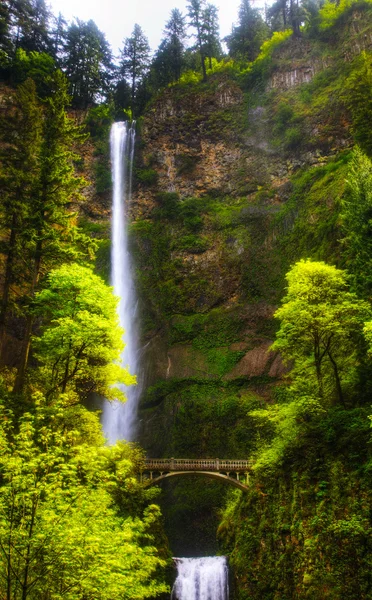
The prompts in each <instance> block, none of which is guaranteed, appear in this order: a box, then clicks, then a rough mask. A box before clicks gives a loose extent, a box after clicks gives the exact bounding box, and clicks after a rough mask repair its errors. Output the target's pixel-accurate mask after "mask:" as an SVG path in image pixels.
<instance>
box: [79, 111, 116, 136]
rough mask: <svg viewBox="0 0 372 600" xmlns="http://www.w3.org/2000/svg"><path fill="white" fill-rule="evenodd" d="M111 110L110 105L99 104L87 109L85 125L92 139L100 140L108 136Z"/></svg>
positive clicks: (111, 120) (111, 117)
mask: <svg viewBox="0 0 372 600" xmlns="http://www.w3.org/2000/svg"><path fill="white" fill-rule="evenodd" d="M112 113H113V108H112V106H111V105H110V104H99V105H98V106H94V107H92V108H90V109H89V112H88V114H87V117H86V119H85V124H86V126H87V129H88V131H89V133H90V135H91V136H92V137H93V138H97V139H101V140H102V138H104V137H106V136H108V133H109V130H110V127H111V125H112V122H113V114H112Z"/></svg>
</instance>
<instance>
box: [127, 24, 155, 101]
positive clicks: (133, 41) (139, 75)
mask: <svg viewBox="0 0 372 600" xmlns="http://www.w3.org/2000/svg"><path fill="white" fill-rule="evenodd" d="M149 65H150V46H149V42H148V40H147V37H146V36H145V34H144V32H143V31H142V28H141V27H140V26H139V25H138V24H137V23H136V24H135V26H134V29H133V32H132V35H131V37H129V38H126V39H125V40H124V47H123V50H122V51H121V63H120V74H121V76H122V77H124V78H125V79H126V80H127V81H128V82H129V83H130V86H131V108H132V110H134V108H135V104H136V95H137V92H138V90H139V87H140V85H141V84H142V82H143V80H144V77H145V75H146V74H147V73H148V70H149Z"/></svg>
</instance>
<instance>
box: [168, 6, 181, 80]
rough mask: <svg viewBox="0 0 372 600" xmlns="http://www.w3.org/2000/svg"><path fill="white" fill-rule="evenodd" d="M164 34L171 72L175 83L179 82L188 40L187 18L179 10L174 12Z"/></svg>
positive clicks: (175, 9) (176, 9)
mask: <svg viewBox="0 0 372 600" xmlns="http://www.w3.org/2000/svg"><path fill="white" fill-rule="evenodd" d="M164 33H165V41H166V44H167V48H166V50H167V54H168V57H169V59H168V60H169V67H170V71H171V73H172V75H173V81H178V80H179V78H180V77H181V71H182V60H183V55H184V52H185V39H186V24H185V17H184V16H183V14H182V13H181V11H180V10H178V8H174V9H173V10H172V12H171V14H170V19H169V21H168V22H167V23H166V25H165V30H164Z"/></svg>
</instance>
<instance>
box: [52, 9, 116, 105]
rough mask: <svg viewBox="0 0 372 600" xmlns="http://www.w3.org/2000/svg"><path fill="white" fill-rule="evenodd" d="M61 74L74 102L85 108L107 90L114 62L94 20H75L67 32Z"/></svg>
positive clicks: (108, 89)
mask: <svg viewBox="0 0 372 600" xmlns="http://www.w3.org/2000/svg"><path fill="white" fill-rule="evenodd" d="M62 64H63V68H64V71H65V73H66V75H67V77H68V80H69V84H70V93H71V96H72V101H73V103H74V104H75V105H76V106H78V107H80V108H86V107H87V106H88V105H89V104H92V103H94V102H96V101H97V100H98V99H99V98H101V97H106V96H107V95H108V93H109V91H110V84H111V81H112V78H113V70H114V67H113V63H112V53H111V49H110V46H109V44H108V42H107V40H106V38H105V35H104V34H103V33H102V32H101V31H100V30H99V29H98V27H97V25H96V24H95V23H94V21H92V20H90V21H88V22H87V23H85V22H84V21H80V20H79V19H77V20H76V22H75V23H72V24H71V25H70V27H69V28H68V30H67V32H66V41H65V45H64V60H63V61H62Z"/></svg>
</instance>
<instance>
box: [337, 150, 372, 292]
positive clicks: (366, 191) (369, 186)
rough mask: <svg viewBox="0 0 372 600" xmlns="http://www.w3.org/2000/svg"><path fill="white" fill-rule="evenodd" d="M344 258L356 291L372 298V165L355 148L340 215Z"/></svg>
mask: <svg viewBox="0 0 372 600" xmlns="http://www.w3.org/2000/svg"><path fill="white" fill-rule="evenodd" d="M340 220H341V231H342V238H341V244H342V254H343V257H344V260H345V266H346V268H347V269H348V270H349V271H350V273H351V276H352V282H353V287H354V289H355V291H356V292H357V293H358V294H359V295H362V296H363V297H366V298H369V299H370V298H371V295H372V162H371V160H370V159H369V158H368V157H367V156H366V155H365V154H363V152H362V151H361V150H360V149H359V148H358V147H356V148H355V149H354V150H353V157H352V160H351V163H350V169H349V173H348V177H347V181H346V189H345V194H344V198H343V200H342V203H341V211H340Z"/></svg>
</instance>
